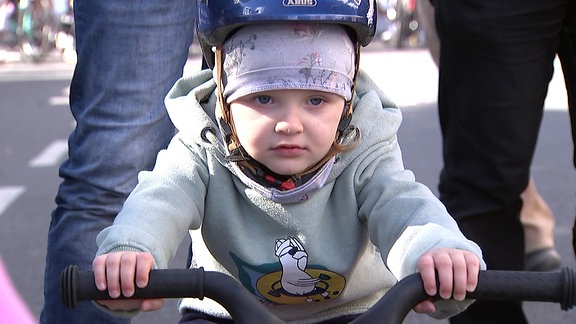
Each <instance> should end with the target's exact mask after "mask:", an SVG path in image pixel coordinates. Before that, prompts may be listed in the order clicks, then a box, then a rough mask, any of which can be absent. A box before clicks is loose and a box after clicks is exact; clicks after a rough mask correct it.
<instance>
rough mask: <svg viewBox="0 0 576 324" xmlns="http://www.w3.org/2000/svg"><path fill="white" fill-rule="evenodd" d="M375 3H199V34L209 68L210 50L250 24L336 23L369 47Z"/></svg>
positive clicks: (205, 0) (278, 0) (314, 0)
mask: <svg viewBox="0 0 576 324" xmlns="http://www.w3.org/2000/svg"><path fill="white" fill-rule="evenodd" d="M376 11H377V10H376V0H198V20H197V29H196V34H197V37H198V40H199V42H200V43H201V46H202V51H203V53H204V56H205V58H206V61H207V63H208V65H209V67H210V68H213V67H214V60H213V57H212V55H213V54H212V51H211V48H212V47H214V46H216V47H218V46H220V45H222V43H223V42H224V41H225V40H226V38H227V37H228V35H229V34H230V33H231V32H233V31H234V30H235V29H237V28H239V27H242V26H244V25H249V24H259V23H267V24H269V23H279V22H287V21H299V22H318V23H334V24H340V25H344V26H347V27H349V29H350V30H351V31H352V33H353V35H354V36H355V37H356V41H357V42H358V43H359V44H360V45H362V46H366V45H368V44H369V43H370V42H371V41H372V38H373V37H374V34H375V32H376Z"/></svg>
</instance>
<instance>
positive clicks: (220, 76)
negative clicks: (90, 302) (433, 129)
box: [93, 1, 484, 323]
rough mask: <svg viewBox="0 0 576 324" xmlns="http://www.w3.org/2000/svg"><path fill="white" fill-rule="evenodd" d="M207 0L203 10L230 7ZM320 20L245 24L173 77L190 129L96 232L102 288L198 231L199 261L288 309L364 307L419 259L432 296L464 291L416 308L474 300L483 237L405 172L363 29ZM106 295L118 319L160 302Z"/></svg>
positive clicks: (177, 117) (331, 311)
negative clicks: (469, 296)
mask: <svg viewBox="0 0 576 324" xmlns="http://www.w3.org/2000/svg"><path fill="white" fill-rule="evenodd" d="M327 2H330V1H327ZM206 3H207V4H205V6H208V7H203V6H200V8H199V10H200V17H203V16H207V15H209V14H210V13H206V12H203V10H210V8H209V6H210V4H212V5H213V6H214V7H218V6H222V3H221V2H218V3H217V2H216V1H210V2H206ZM332 3H333V4H338V3H340V4H341V3H343V2H342V1H333V2H332ZM214 11H215V9H214ZM220 12H224V11H220ZM203 14H204V15H203ZM323 17H324V18H323V19H325V20H321V21H308V22H305V23H295V22H284V23H278V22H277V23H267V24H266V23H245V24H243V25H242V26H238V25H236V26H235V27H234V28H230V32H229V33H227V34H226V35H224V36H222V41H223V44H217V43H214V44H212V45H216V55H215V57H216V66H215V67H214V72H212V71H210V70H205V71H202V72H199V73H196V74H194V75H192V76H190V77H185V78H183V79H181V80H179V81H178V82H177V83H176V84H175V85H174V87H173V89H172V90H171V92H170V93H169V94H168V96H167V99H166V105H167V108H168V111H169V113H170V116H171V118H172V119H173V121H174V124H175V125H176V127H177V128H178V130H179V132H178V134H177V135H176V136H175V137H174V139H173V141H172V142H171V143H170V145H169V147H168V148H167V149H166V150H164V151H162V152H160V153H159V155H158V159H157V162H156V166H155V168H154V170H153V171H150V172H143V173H141V174H140V177H139V184H138V186H137V187H136V189H135V190H134V191H133V193H132V194H131V195H130V197H129V198H128V200H127V201H126V204H125V206H124V208H123V210H122V212H121V213H120V214H119V215H118V217H117V218H116V220H115V222H114V225H113V226H111V227H109V228H107V229H105V230H104V231H103V232H102V233H100V235H99V236H98V245H99V251H98V254H99V255H98V256H97V257H96V258H95V260H94V263H93V270H94V273H95V281H96V285H97V287H98V288H99V289H101V290H106V289H107V290H108V292H109V294H110V296H112V297H117V296H120V295H125V296H131V295H132V294H133V293H134V290H135V289H136V286H138V287H144V286H145V285H146V284H147V281H148V273H149V271H150V269H152V268H166V267H167V262H168V260H169V259H170V258H171V257H172V256H174V254H175V251H176V249H177V248H178V247H179V245H180V243H181V240H182V239H183V237H184V236H185V235H186V233H187V232H188V231H189V233H190V235H191V237H192V249H193V251H192V252H193V261H192V267H200V266H202V267H204V268H205V269H206V270H210V271H220V272H224V273H227V274H230V275H232V276H234V277H236V278H237V279H238V280H239V281H240V282H241V283H242V284H243V285H244V286H245V287H246V289H248V290H249V291H250V292H252V293H253V294H254V295H255V298H258V299H259V300H261V301H262V303H264V304H266V305H267V307H268V308H269V309H270V310H271V311H272V312H274V313H275V314H276V315H277V316H279V317H280V318H282V319H284V320H287V321H305V322H318V321H324V320H343V319H351V318H353V317H354V316H357V315H359V314H361V313H363V312H365V311H366V310H367V309H368V308H370V307H371V306H372V305H373V304H374V303H375V302H376V301H377V300H378V299H379V298H380V297H381V296H382V295H383V294H384V293H385V292H386V291H387V290H388V289H389V288H390V287H391V286H393V285H394V284H395V282H396V281H397V280H398V279H401V278H403V277H405V276H407V275H409V274H411V273H414V272H416V271H419V272H420V273H421V274H422V277H423V280H424V285H425V289H426V291H427V293H428V294H430V295H435V294H436V293H437V292H438V293H439V294H440V296H441V297H442V298H443V299H448V298H450V297H453V298H454V299H455V301H454V300H451V301H447V302H444V303H433V302H432V301H425V302H422V303H420V304H419V305H418V306H417V307H416V311H419V312H425V313H434V314H433V315H434V316H443V317H446V316H449V315H452V314H454V313H456V312H458V311H460V310H462V309H464V308H465V307H466V306H467V305H468V304H470V303H471V301H464V300H463V299H464V296H465V294H466V292H467V291H472V290H473V289H475V286H476V283H477V277H478V272H479V269H480V268H484V264H483V262H482V261H481V251H480V249H479V248H478V246H477V245H476V244H474V243H473V242H471V241H469V240H467V239H466V238H465V237H464V236H463V235H462V234H461V233H460V231H459V230H458V227H457V225H456V223H455V222H454V221H453V219H452V218H451V217H450V215H449V214H448V213H447V212H446V210H445V208H444V207H443V205H442V204H441V203H440V202H439V200H438V199H436V197H435V196H434V195H433V194H432V192H431V191H430V190H429V189H428V188H426V187H425V186H424V185H422V184H419V183H417V182H416V181H415V179H414V175H413V174H412V173H411V172H410V171H407V170H405V169H404V167H403V163H402V158H401V153H400V148H399V146H398V142H397V138H396V134H397V131H398V127H399V126H400V122H401V114H400V110H399V109H398V108H397V107H396V106H395V105H394V104H393V103H391V102H390V101H389V100H388V99H387V98H386V97H385V96H384V94H383V93H382V92H381V91H380V90H379V89H378V88H377V86H376V85H375V84H374V83H373V82H372V81H371V80H370V79H369V78H368V76H367V75H366V74H365V73H363V72H362V71H358V60H357V53H358V49H359V46H360V45H359V43H360V42H361V40H362V39H364V40H365V39H366V38H365V35H359V32H358V30H361V28H358V29H356V31H354V27H352V28H350V27H343V26H341V25H339V24H338V23H335V21H330V19H331V18H330V16H329V15H327V16H323ZM326 17H328V18H326ZM342 17H345V15H343V14H340V15H339V16H338V19H340V21H341V20H342V19H343V18H342ZM228 18H229V17H228ZM274 19H275V21H278V18H277V17H275V18H274ZM334 19H336V18H334ZM222 21H226V19H222ZM364 27H365V26H364ZM232 29H233V31H232ZM199 31H201V30H199ZM203 36H206V35H202V33H200V37H203ZM204 39H207V38H206V37H205V38H204ZM356 76H357V82H356ZM354 96H355V98H354ZM352 103H353V104H352ZM352 111H353V113H352ZM435 271H437V272H438V274H439V280H440V285H439V287H436V281H435ZM134 282H136V284H134ZM98 303H99V304H101V305H103V306H105V307H106V308H107V309H108V310H110V311H113V312H116V313H117V314H119V315H121V314H124V315H131V314H134V313H135V312H137V311H138V310H144V311H148V310H155V309H158V308H159V307H161V305H162V301H161V300H156V299H150V300H112V301H99V302H98ZM179 308H180V311H181V313H182V314H183V318H182V323H184V322H192V321H194V320H197V319H205V320H206V319H208V320H211V321H214V322H219V321H222V320H223V319H229V315H228V313H227V312H226V310H225V309H223V308H222V307H221V306H220V305H218V304H216V303H215V302H214V301H211V300H207V299H204V300H197V299H192V298H189V299H184V300H182V302H181V303H180V305H179Z"/></svg>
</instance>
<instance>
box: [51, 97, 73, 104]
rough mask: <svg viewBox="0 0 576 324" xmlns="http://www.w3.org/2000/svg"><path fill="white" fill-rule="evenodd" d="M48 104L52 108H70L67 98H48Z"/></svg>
mask: <svg viewBox="0 0 576 324" xmlns="http://www.w3.org/2000/svg"><path fill="white" fill-rule="evenodd" d="M48 104H49V105H50V106H68V97H67V96H54V97H50V98H48Z"/></svg>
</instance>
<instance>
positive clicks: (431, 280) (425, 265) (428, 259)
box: [418, 253, 438, 296]
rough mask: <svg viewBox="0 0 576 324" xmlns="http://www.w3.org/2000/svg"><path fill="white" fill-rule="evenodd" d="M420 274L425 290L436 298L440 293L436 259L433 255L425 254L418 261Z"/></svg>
mask: <svg viewBox="0 0 576 324" xmlns="http://www.w3.org/2000/svg"><path fill="white" fill-rule="evenodd" d="M418 272H419V273H420V277H422V283H423V285H424V290H425V291H426V293H427V294H428V295H430V296H436V294H437V293H438V290H437V287H436V271H435V264H434V258H433V257H432V255H431V254H428V253H426V254H424V255H422V256H421V257H420V259H419V260H418Z"/></svg>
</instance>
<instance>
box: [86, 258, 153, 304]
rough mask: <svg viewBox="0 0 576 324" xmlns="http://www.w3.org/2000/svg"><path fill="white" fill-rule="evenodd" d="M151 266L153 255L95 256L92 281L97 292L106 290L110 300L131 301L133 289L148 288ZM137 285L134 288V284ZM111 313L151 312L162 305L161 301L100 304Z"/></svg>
mask: <svg viewBox="0 0 576 324" xmlns="http://www.w3.org/2000/svg"><path fill="white" fill-rule="evenodd" d="M153 266H154V258H153V257H152V254H150V253H147V252H140V253H138V252H114V253H109V254H103V255H100V256H97V257H96V258H95V259H94V261H93V262H92V270H93V271H94V281H95V283H96V287H97V288H98V289H99V290H106V289H108V294H109V295H110V297H113V298H117V297H120V296H121V295H122V296H125V297H130V296H132V295H134V292H135V291H136V286H138V288H143V287H146V285H148V278H149V274H150V270H152V267H153ZM135 282H136V284H134V283H135ZM98 303H99V304H102V305H104V306H106V307H108V308H109V309H111V310H125V311H128V310H135V309H140V310H142V311H153V310H157V309H160V308H161V307H162V305H163V304H164V301H163V300H162V299H133V300H127V299H126V300H99V301H98Z"/></svg>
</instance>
